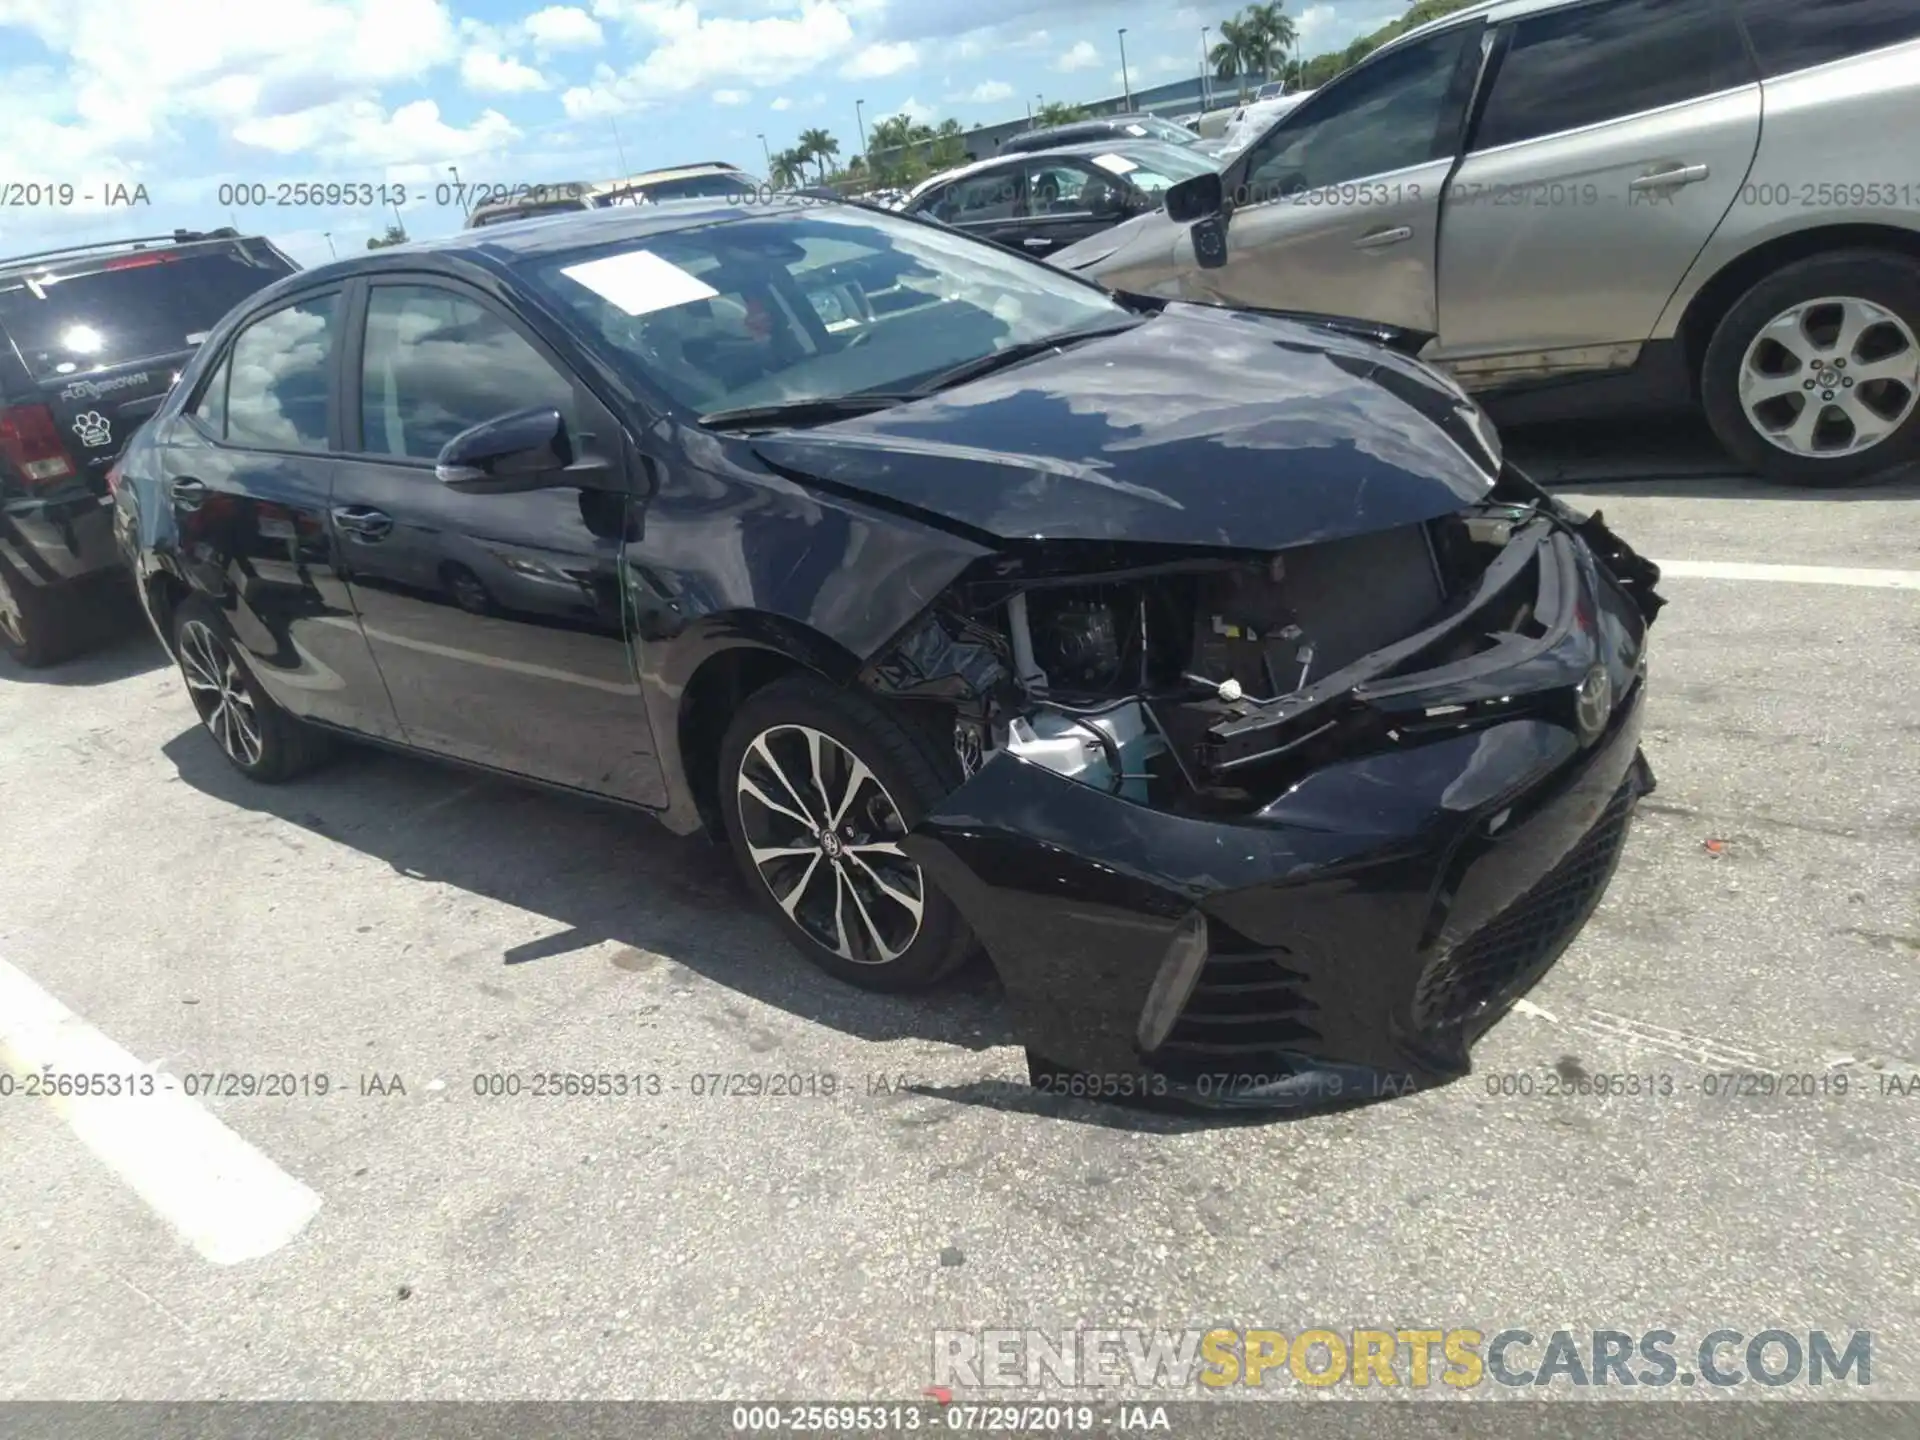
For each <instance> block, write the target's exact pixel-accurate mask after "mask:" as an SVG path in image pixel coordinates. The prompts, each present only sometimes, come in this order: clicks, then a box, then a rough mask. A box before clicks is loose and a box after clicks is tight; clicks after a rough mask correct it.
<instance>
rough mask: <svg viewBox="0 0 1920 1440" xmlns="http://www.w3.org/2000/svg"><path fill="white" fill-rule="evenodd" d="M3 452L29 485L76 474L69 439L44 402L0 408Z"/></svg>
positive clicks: (0, 434) (0, 453)
mask: <svg viewBox="0 0 1920 1440" xmlns="http://www.w3.org/2000/svg"><path fill="white" fill-rule="evenodd" d="M0 455H4V456H6V457H7V460H8V462H9V463H11V464H12V466H13V468H14V469H15V470H17V471H19V472H20V476H21V478H22V479H24V480H25V481H26V482H27V483H28V484H30V485H45V484H47V483H49V482H51V481H54V480H64V479H65V478H66V477H67V476H69V475H71V474H73V461H71V460H69V459H68V458H67V447H66V442H65V441H63V440H62V439H61V438H60V427H59V426H58V425H57V424H55V423H54V419H53V411H51V410H49V409H48V408H47V407H46V406H44V405H11V406H8V407H7V408H6V409H4V410H0Z"/></svg>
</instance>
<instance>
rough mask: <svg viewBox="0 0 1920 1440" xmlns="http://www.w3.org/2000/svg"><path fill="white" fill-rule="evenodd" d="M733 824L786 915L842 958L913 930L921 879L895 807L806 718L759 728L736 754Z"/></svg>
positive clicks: (886, 946)
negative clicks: (736, 821)
mask: <svg viewBox="0 0 1920 1440" xmlns="http://www.w3.org/2000/svg"><path fill="white" fill-rule="evenodd" d="M735 801H736V803H737V805H738V806H739V815H740V831H741V834H742V835H743V836H744V837H745V839H746V842H747V853H748V854H749V855H750V856H751V857H752V859H753V867H754V870H755V872H756V873H757V874H758V875H759V876H760V881H761V883H762V884H763V885H765V886H766V887H767V893H768V894H770V895H772V896H773V898H774V901H775V902H776V903H777V904H778V905H779V906H780V908H781V909H782V910H784V911H786V913H787V916H788V918H789V919H791V920H792V921H793V923H794V924H796V925H798V926H799V927H800V928H801V929H802V930H804V931H806V933H807V934H808V935H809V936H811V937H812V938H813V939H814V940H816V941H818V942H819V943H820V944H821V945H823V946H825V947H826V948H827V949H828V950H831V951H832V952H833V953H834V954H836V955H838V956H839V957H840V958H841V959H842V960H847V961H851V962H852V963H854V964H856V965H885V964H887V963H889V962H890V961H893V960H898V959H899V958H900V957H901V955H903V954H905V953H906V951H907V949H908V947H909V946H911V945H912V944H913V942H914V940H915V939H916V938H918V936H919V934H920V923H921V920H922V918H923V917H924V914H925V910H926V895H927V890H926V880H925V877H923V876H922V875H921V873H920V867H919V866H918V865H916V864H914V863H913V861H911V860H909V859H908V858H907V854H906V852H905V851H904V850H902V849H901V848H900V844H899V841H900V839H901V837H902V836H904V835H905V834H906V833H907V829H906V825H905V823H904V822H903V821H902V820H901V819H900V809H899V807H898V806H897V805H895V804H894V803H893V797H892V796H891V795H889V794H888V793H887V788H886V786H884V785H882V784H881V783H880V782H879V780H878V779H876V778H875V776H874V773H873V772H872V771H871V770H869V769H868V768H867V766H866V763H865V762H864V761H862V760H861V759H860V757H859V756H858V755H855V754H854V753H853V752H852V751H851V750H849V749H848V748H847V747H846V746H845V745H842V744H841V743H840V742H839V741H838V740H836V739H834V738H833V737H832V736H831V735H828V734H825V733H823V732H822V731H819V730H815V729H812V728H810V727H808V726H805V725H775V726H773V727H771V728H770V729H766V730H762V731H761V732H760V733H759V734H758V735H756V736H755V737H754V739H753V743H752V744H750V745H748V746H747V749H746V753H745V754H744V755H743V756H742V757H741V759H740V773H739V776H738V777H737V779H736V782H735Z"/></svg>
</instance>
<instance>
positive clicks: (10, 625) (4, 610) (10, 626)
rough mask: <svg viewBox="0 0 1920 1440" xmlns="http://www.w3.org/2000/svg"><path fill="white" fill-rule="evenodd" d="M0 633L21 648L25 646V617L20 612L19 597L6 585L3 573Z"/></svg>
mask: <svg viewBox="0 0 1920 1440" xmlns="http://www.w3.org/2000/svg"><path fill="white" fill-rule="evenodd" d="M0 635H4V636H6V637H7V639H9V640H11V641H12V642H13V643H14V644H15V645H18V646H21V647H22V648H25V646H26V643H27V617H26V616H25V615H23V614H21V612H20V599H19V597H18V596H17V595H15V594H14V593H13V590H12V589H11V588H10V587H9V586H8V584H7V577H6V576H5V575H4V574H0Z"/></svg>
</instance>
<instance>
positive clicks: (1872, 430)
mask: <svg viewBox="0 0 1920 1440" xmlns="http://www.w3.org/2000/svg"><path fill="white" fill-rule="evenodd" d="M1916 400H1920V343H1916V342H1915V340H1914V335H1913V330H1912V328H1911V327H1910V326H1909V325H1908V324H1907V322H1906V321H1904V320H1902V319H1901V318H1900V317H1899V316H1898V315H1896V314H1894V313H1893V312H1892V311H1891V310H1889V309H1887V308H1886V307H1885V306H1883V305H1876V304H1874V303H1873V302H1872V301H1871V300H1858V299H1852V298H1848V297H1840V296H1829V297H1827V298H1825V299H1821V300H1807V301H1804V302H1802V303H1801V304H1799V305H1795V306H1794V307H1793V308H1792V309H1791V310H1787V311H1783V312H1782V313H1781V314H1779V315H1776V316H1774V318H1773V319H1772V320H1770V321H1768V322H1767V324H1766V325H1764V326H1762V327H1761V330H1760V333H1759V334H1758V335H1756V336H1754V337H1753V343H1752V344H1750V345H1749V346H1747V353H1746V356H1745V358H1743V359H1742V360H1741V362H1740V404H1741V407H1742V408H1743V409H1744V410H1745V411H1746V413H1747V423H1749V424H1750V425H1752V426H1753V428H1754V429H1755V430H1756V431H1758V432H1759V433H1760V434H1761V435H1763V436H1765V437H1766V439H1767V440H1768V441H1769V442H1770V443H1772V444H1773V445H1776V446H1778V447H1779V448H1780V449H1782V450H1785V451H1786V452H1788V453H1789V454H1791V455H1804V456H1807V457H1810V458H1812V459H1816V460H1822V459H1828V458H1831V457H1833V456H1837V455H1852V454H1857V453H1858V452H1860V451H1862V450H1868V449H1871V448H1872V447H1873V446H1875V445H1878V444H1879V443H1880V442H1881V441H1882V440H1884V439H1886V438H1887V437H1888V436H1889V435H1891V434H1893V433H1894V431H1896V430H1898V429H1899V428H1900V427H1901V425H1902V424H1904V423H1905V422H1906V419H1907V417H1908V416H1909V415H1911V414H1912V413H1913V407H1914V403H1915V401H1916Z"/></svg>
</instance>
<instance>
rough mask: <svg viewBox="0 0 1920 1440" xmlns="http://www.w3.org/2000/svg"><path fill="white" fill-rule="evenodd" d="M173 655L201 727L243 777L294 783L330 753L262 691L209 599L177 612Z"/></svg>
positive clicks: (322, 738) (321, 740)
mask: <svg viewBox="0 0 1920 1440" xmlns="http://www.w3.org/2000/svg"><path fill="white" fill-rule="evenodd" d="M173 653H174V655H175V657H176V658H177V659H178V660H179V662H180V674H181V677H182V678H183V679H184V680H185V681H186V682H187V695H188V697H189V698H190V699H191V700H192V701H193V708H194V710H195V712H196V713H197V714H198V715H199V716H200V723H201V724H202V725H204V726H206V728H207V733H208V734H209V735H211V736H212V737H213V739H214V743H215V744H217V745H218V746H219V747H220V753H221V754H223V755H225V756H226V757H227V760H228V762H229V763H230V764H231V765H232V766H233V768H234V769H236V770H238V771H239V772H240V773H241V774H243V775H245V776H247V777H249V778H250V779H254V780H261V781H265V782H267V783H269V784H271V783H276V782H278V781H281V780H290V779H292V778H293V777H294V776H296V775H298V774H300V773H301V772H302V771H304V770H306V769H309V768H310V767H311V766H312V765H313V764H314V763H315V762H316V761H318V760H319V759H320V758H321V757H322V756H323V755H324V754H325V753H326V750H327V740H326V737H325V736H324V735H322V734H320V733H319V732H318V731H316V730H313V729H311V728H309V727H308V726H305V725H302V724H301V723H300V722H299V721H298V720H296V719H295V718H294V717H293V716H291V715H289V714H288V713H287V712H286V711H285V710H283V709H281V708H280V706H279V705H278V704H276V703H275V702H274V700H273V698H272V697H271V696H270V695H268V694H267V693H266V692H265V691H264V690H262V689H261V688H260V683H259V681H257V680H255V679H254V678H253V672H252V671H251V670H249V669H248V668H247V666H246V663H245V662H244V661H243V660H241V658H240V654H239V650H238V648H237V647H236V646H235V644H234V641H233V634H232V631H230V630H229V629H228V628H227V622H226V619H225V617H223V616H222V615H221V614H220V612H219V611H218V610H216V609H214V608H213V606H211V605H209V604H208V603H207V602H206V601H205V600H202V599H199V598H198V597H195V598H193V599H190V600H187V601H185V602H184V603H183V604H182V605H181V606H180V607H179V609H177V610H176V611H174V616H173Z"/></svg>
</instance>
